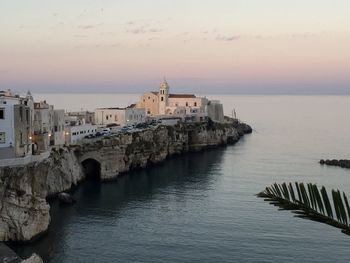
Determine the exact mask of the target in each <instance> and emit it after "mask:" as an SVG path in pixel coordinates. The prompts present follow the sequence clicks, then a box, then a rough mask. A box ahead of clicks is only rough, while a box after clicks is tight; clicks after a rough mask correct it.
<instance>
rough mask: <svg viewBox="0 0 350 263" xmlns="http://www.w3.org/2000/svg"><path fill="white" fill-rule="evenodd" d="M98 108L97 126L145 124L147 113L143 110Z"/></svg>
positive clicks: (96, 113)
mask: <svg viewBox="0 0 350 263" xmlns="http://www.w3.org/2000/svg"><path fill="white" fill-rule="evenodd" d="M134 106H135V105H131V106H130V107H127V108H98V109H96V110H95V122H96V124H97V125H107V124H117V125H121V126H125V125H131V124H137V123H142V122H145V118H146V113H145V109H143V108H135V107H134Z"/></svg>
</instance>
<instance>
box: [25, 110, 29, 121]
mask: <svg viewBox="0 0 350 263" xmlns="http://www.w3.org/2000/svg"><path fill="white" fill-rule="evenodd" d="M26 119H27V124H29V110H28V109H26Z"/></svg>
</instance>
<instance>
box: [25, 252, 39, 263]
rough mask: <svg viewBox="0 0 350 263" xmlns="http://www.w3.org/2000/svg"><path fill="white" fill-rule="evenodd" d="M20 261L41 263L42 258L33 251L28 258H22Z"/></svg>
mask: <svg viewBox="0 0 350 263" xmlns="http://www.w3.org/2000/svg"><path fill="white" fill-rule="evenodd" d="M21 263H43V260H42V259H41V257H40V256H38V255H37V254H35V253H34V254H33V255H32V256H31V257H30V258H27V259H25V260H23V261H22V262H21Z"/></svg>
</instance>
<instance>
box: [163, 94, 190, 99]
mask: <svg viewBox="0 0 350 263" xmlns="http://www.w3.org/2000/svg"><path fill="white" fill-rule="evenodd" d="M169 98H184V99H193V98H196V96H195V95H194V94H169Z"/></svg>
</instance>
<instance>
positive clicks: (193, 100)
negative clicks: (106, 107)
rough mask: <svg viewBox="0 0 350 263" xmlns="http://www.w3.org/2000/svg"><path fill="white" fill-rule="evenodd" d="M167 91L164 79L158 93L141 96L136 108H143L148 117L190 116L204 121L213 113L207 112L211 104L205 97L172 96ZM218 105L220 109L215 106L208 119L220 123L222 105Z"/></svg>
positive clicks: (189, 95)
mask: <svg viewBox="0 0 350 263" xmlns="http://www.w3.org/2000/svg"><path fill="white" fill-rule="evenodd" d="M169 90H170V87H169V84H168V82H167V81H166V80H165V79H164V81H163V82H162V83H161V84H160V87H159V91H157V92H154V91H152V92H146V93H144V94H143V95H142V96H141V98H140V100H139V102H138V103H137V107H138V108H144V109H145V111H146V114H147V115H149V116H156V115H175V116H188V115H191V116H196V117H198V119H204V117H206V116H208V112H212V111H213V110H209V111H208V107H212V106H213V103H211V102H210V101H209V100H208V99H207V98H206V97H197V96H195V95H194V94H172V93H170V92H169ZM215 104H217V101H215ZM219 105H221V108H220V106H219V107H218V105H215V115H213V116H212V117H211V116H208V117H211V118H212V119H213V120H216V121H220V122H221V121H223V120H224V115H223V108H222V104H219ZM218 111H219V112H218Z"/></svg>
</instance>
